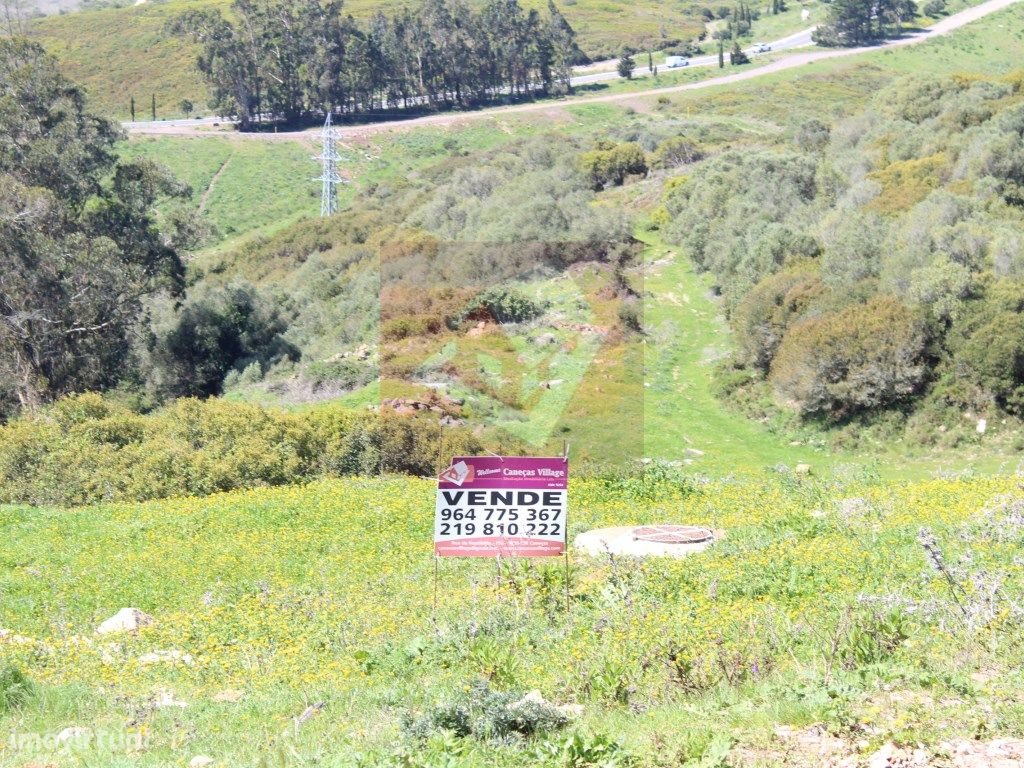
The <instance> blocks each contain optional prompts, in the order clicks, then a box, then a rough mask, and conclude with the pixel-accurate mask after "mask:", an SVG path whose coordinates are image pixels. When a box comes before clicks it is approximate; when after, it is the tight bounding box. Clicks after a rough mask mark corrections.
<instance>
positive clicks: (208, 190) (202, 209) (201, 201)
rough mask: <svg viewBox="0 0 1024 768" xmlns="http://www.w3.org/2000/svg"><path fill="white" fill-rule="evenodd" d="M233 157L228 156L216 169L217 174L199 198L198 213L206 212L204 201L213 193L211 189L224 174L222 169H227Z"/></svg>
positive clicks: (233, 154)
mask: <svg viewBox="0 0 1024 768" xmlns="http://www.w3.org/2000/svg"><path fill="white" fill-rule="evenodd" d="M234 156H235V153H234V152H232V153H231V154H230V155H228V156H227V158H226V159H225V160H224V162H223V163H221V164H220V168H218V169H217V172H216V173H215V174H213V176H212V177H211V178H210V183H209V184H207V185H206V189H204V190H203V196H202V197H201V198H199V213H205V212H206V201H207V200H209V199H210V193H211V192H213V188H214V187H215V186H217V182H218V181H219V180H220V176H221V174H222V173H224V169H225V168H227V167H228V164H229V163H230V162H231V159H232V158H233V157H234Z"/></svg>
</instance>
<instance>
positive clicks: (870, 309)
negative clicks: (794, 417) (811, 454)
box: [771, 296, 926, 419]
mask: <svg viewBox="0 0 1024 768" xmlns="http://www.w3.org/2000/svg"><path fill="white" fill-rule="evenodd" d="M925 341H926V338H925V333H924V330H923V329H922V326H921V323H920V321H919V320H918V319H917V318H916V317H915V316H914V314H913V313H912V312H911V311H910V310H908V309H907V308H906V307H904V306H903V305H902V304H900V303H899V302H898V301H896V300H895V299H892V298H888V297H882V296H880V297H876V298H874V299H872V300H871V301H869V302H868V303H867V304H863V305H861V304H856V305H853V306H850V307H847V308H846V309H844V310H841V311H840V312H837V313H834V314H828V315H822V316H820V317H813V318H809V319H807V320H804V321H802V322H800V323H798V324H797V325H795V326H793V328H792V329H791V330H790V331H789V332H788V333H787V334H786V337H785V339H784V340H783V342H782V345H781V346H780V347H779V351H778V354H777V355H776V357H775V360H774V362H773V363H772V367H771V381H772V384H773V385H774V387H775V389H776V391H777V392H778V393H779V395H780V396H781V397H782V398H784V399H785V400H786V401H788V402H790V403H792V404H794V405H795V406H796V407H797V408H798V409H799V410H800V412H801V413H803V414H807V415H820V416H824V417H826V418H829V419H841V418H845V417H848V416H850V415H853V414H855V413H857V412H858V411H863V410H868V409H872V408H878V407H883V406H887V405H891V404H893V403H895V402H897V401H899V400H903V399H906V398H908V397H909V396H911V395H913V394H914V393H915V392H916V391H917V390H918V389H919V387H920V386H921V383H922V381H923V380H924V376H925V372H926V368H925V361H924V351H925Z"/></svg>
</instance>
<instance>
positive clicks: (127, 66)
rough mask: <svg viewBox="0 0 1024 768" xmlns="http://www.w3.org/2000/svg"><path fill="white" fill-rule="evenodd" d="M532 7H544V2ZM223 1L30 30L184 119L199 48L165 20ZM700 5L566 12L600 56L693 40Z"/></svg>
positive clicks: (76, 67)
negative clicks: (662, 42)
mask: <svg viewBox="0 0 1024 768" xmlns="http://www.w3.org/2000/svg"><path fill="white" fill-rule="evenodd" d="M524 5H525V6H526V7H538V8H539V7H544V6H545V5H546V3H543V2H541V0H530V2H525V3H524ZM198 7H220V8H224V9H226V8H227V7H228V2H226V0H157V1H156V2H148V3H145V4H142V5H132V6H129V7H123V8H107V9H99V10H89V11H80V12H76V13H70V14H66V15H61V16H50V17H47V18H45V19H40V20H38V21H37V22H35V23H34V24H33V27H32V36H33V37H34V38H35V39H37V40H38V41H39V42H40V43H42V44H43V45H44V46H45V47H46V49H47V50H48V51H50V52H51V53H53V54H54V55H56V56H57V57H58V58H59V59H60V61H61V65H62V67H63V69H64V71H65V73H66V74H67V75H68V76H69V77H71V78H72V79H73V80H75V81H76V82H78V83H81V84H82V85H84V86H85V87H86V88H87V90H88V92H89V95H90V97H91V99H92V102H93V104H94V106H95V107H96V108H98V109H100V110H102V111H104V112H107V113H109V114H111V115H113V116H115V117H118V118H119V119H127V117H128V116H129V104H128V100H129V98H130V97H132V96H134V97H135V101H136V113H137V116H138V119H140V120H148V119H150V107H151V103H150V100H151V96H152V95H155V96H156V99H157V117H158V118H169V117H180V116H181V114H182V113H181V110H180V108H179V104H180V103H181V101H182V100H184V99H187V100H189V101H191V102H192V103H193V104H195V105H196V114H203V113H204V112H205V111H206V109H207V107H206V103H207V100H208V95H207V94H208V91H207V87H206V85H205V84H204V83H203V81H202V80H201V78H200V75H199V73H198V72H197V71H196V69H195V59H196V56H197V55H198V48H197V47H196V46H194V45H192V44H191V43H189V42H187V41H185V40H182V39H174V38H171V37H170V36H169V35H168V34H167V33H166V30H165V25H166V24H167V22H168V21H169V20H170V19H172V18H174V17H175V16H176V15H178V14H180V13H183V12H185V11H187V10H189V9H191V8H198ZM701 7H702V6H701V5H699V4H698V5H694V6H686V7H684V6H683V5H681V4H679V3H675V4H671V5H669V6H667V7H666V5H665V4H664V3H661V2H658V1H657V0H642V1H641V2H626V1H625V0H600V1H599V0H576V2H573V3H571V4H569V3H567V4H565V7H564V9H563V11H564V13H565V16H566V18H567V19H568V20H569V22H570V23H571V24H572V25H573V26H574V28H575V29H576V31H577V34H578V36H579V44H580V46H581V48H582V49H583V50H584V51H585V52H586V53H587V54H589V55H590V56H591V57H592V58H594V59H601V58H607V57H610V56H614V55H617V54H618V52H619V50H620V49H621V47H622V46H623V45H624V44H629V45H634V46H636V47H641V48H642V47H647V46H653V47H654V48H658V47H659V46H658V45H657V41H659V40H662V39H664V38H666V37H667V38H672V39H677V40H680V39H681V40H688V39H690V38H693V37H696V36H697V34H699V33H700V31H701V30H702V29H703V19H702V18H700V16H699V11H700V8H701ZM345 8H346V10H347V11H348V12H350V13H351V14H352V15H353V16H355V17H357V18H360V19H366V18H368V17H369V16H371V15H372V14H373V13H374V12H376V11H377V10H380V9H381V8H387V9H389V10H394V9H395V8H396V4H395V3H392V2H384V0H350V2H348V3H346V4H345Z"/></svg>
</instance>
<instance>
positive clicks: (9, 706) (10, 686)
mask: <svg viewBox="0 0 1024 768" xmlns="http://www.w3.org/2000/svg"><path fill="white" fill-rule="evenodd" d="M34 691H35V689H34V687H33V685H32V681H31V680H29V679H28V677H26V676H25V673H24V672H22V671H21V670H20V669H18V668H17V667H13V666H9V665H6V664H5V665H0V715H2V714H5V713H7V712H11V711H13V710H15V709H21V708H22V707H24V706H25V705H26V704H28V702H29V700H30V699H31V698H32V696H33V694H34Z"/></svg>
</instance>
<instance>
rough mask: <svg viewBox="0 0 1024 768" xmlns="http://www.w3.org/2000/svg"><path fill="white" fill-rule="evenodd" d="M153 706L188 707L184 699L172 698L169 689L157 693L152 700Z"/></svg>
mask: <svg viewBox="0 0 1024 768" xmlns="http://www.w3.org/2000/svg"><path fill="white" fill-rule="evenodd" d="M153 706H154V707H156V708H157V709H167V708H175V709H185V708H186V707H188V704H187V703H186V702H184V701H179V700H178V699H176V698H174V694H173V693H172V692H171V691H168V690H166V689H165V690H161V691H159V692H158V693H157V695H156V699H154V700H153Z"/></svg>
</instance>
